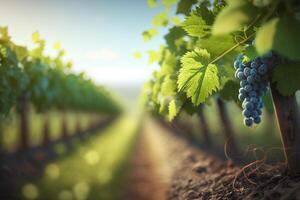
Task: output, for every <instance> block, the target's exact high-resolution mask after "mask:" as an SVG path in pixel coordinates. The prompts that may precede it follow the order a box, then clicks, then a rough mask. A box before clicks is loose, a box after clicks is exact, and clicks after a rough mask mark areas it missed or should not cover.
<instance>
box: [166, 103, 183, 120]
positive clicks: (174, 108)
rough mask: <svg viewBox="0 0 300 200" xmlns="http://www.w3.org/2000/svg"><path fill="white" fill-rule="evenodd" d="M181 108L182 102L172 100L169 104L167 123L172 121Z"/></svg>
mask: <svg viewBox="0 0 300 200" xmlns="http://www.w3.org/2000/svg"><path fill="white" fill-rule="evenodd" d="M181 106H182V102H181V101H180V100H177V99H173V100H172V101H171V102H170V104H169V114H168V119H169V121H172V120H173V119H174V118H175V117H176V115H177V114H178V113H179V111H180V109H181Z"/></svg>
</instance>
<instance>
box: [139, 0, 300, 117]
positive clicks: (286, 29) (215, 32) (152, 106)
mask: <svg viewBox="0 0 300 200" xmlns="http://www.w3.org/2000/svg"><path fill="white" fill-rule="evenodd" d="M175 2H176V1H175V0H174V1H173V0H170V1H163V4H164V5H165V6H166V7H167V9H166V10H165V11H164V12H161V13H158V14H157V15H156V16H155V17H154V19H153V21H152V24H153V25H154V26H156V27H157V26H167V25H168V26H167V27H168V31H167V33H166V34H165V35H164V39H165V44H164V46H162V47H161V48H160V50H158V51H153V50H150V51H149V52H148V53H149V62H150V63H158V64H159V66H160V69H159V70H157V71H156V72H155V73H153V77H152V79H151V81H150V82H151V84H149V82H148V83H147V89H146V91H147V92H145V90H144V92H143V94H144V100H145V102H147V103H145V104H144V105H145V106H146V107H147V109H148V110H150V111H151V112H153V113H159V114H161V115H164V116H166V117H168V118H169V119H170V120H172V119H174V117H176V115H178V113H179V111H180V110H184V111H187V112H188V113H190V114H193V113H197V110H198V109H199V106H200V104H209V103H208V102H209V99H210V97H212V96H213V95H214V94H217V93H218V94H217V95H219V96H220V97H221V98H222V99H223V100H226V101H234V102H236V103H237V104H238V105H239V106H241V105H240V103H239V101H238V100H237V98H238V89H239V83H238V82H237V80H236V79H235V78H234V72H235V70H234V68H233V63H234V59H235V58H236V57H237V56H238V54H240V53H243V54H246V55H247V57H244V58H243V62H249V61H251V60H253V59H255V58H257V57H259V56H261V55H263V54H265V53H267V52H268V51H271V50H272V51H274V52H276V53H277V54H280V55H281V56H283V57H285V58H287V59H289V61H287V64H286V65H285V67H283V66H279V67H277V68H276V69H275V70H274V73H273V74H272V75H271V76H272V77H271V78H272V80H273V81H274V82H275V83H276V84H277V88H278V90H279V91H280V92H281V93H282V94H284V95H291V94H294V93H295V92H296V91H297V90H299V81H297V77H300V75H299V73H298V72H299V69H300V67H299V64H298V63H296V62H297V61H298V60H299V59H300V54H299V52H300V49H299V48H300V37H299V35H300V28H299V27H300V25H299V23H300V21H299V18H298V17H297V16H299V11H297V9H294V8H293V7H291V5H292V4H291V1H283V0H278V1H271V0H255V1H244V0H228V1H226V2H225V1H217V0H216V1H209V0H202V1H198V0H179V1H178V2H177V10H176V15H174V16H173V15H172V13H171V12H170V9H169V8H170V6H172V5H173V4H174V3H175ZM168 12H169V13H168ZM297 12H298V13H297ZM168 16H169V17H170V19H171V21H172V19H176V21H177V22H176V23H174V22H173V24H174V25H171V26H170V25H169V22H168ZM183 17H184V19H185V20H184V21H183V22H181V23H180V24H179V21H180V19H182V18H183ZM173 21H174V20H173ZM169 26H170V27H169ZM253 40H254V41H255V46H253V45H251V43H252V42H253ZM284 60H285V59H284ZM291 62H294V63H293V64H289V63H291ZM267 99H268V98H266V97H265V98H264V101H265V103H268V101H270V100H267ZM270 105H271V104H270ZM167 107H168V109H166V108H167Z"/></svg>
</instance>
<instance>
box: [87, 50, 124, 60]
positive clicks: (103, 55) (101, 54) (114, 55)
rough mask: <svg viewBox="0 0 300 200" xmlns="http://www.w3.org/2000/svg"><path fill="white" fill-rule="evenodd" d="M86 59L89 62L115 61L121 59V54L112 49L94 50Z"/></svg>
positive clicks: (88, 53)
mask: <svg viewBox="0 0 300 200" xmlns="http://www.w3.org/2000/svg"><path fill="white" fill-rule="evenodd" d="M86 58H87V59H89V60H104V61H113V60H117V59H119V58H120V54H119V53H118V52H116V51H114V50H112V49H109V48H103V49H100V50H93V51H89V52H87V53H86Z"/></svg>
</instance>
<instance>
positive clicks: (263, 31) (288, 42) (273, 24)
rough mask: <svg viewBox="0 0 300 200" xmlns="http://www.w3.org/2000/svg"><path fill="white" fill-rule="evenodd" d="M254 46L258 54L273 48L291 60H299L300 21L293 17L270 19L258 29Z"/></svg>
mask: <svg viewBox="0 0 300 200" xmlns="http://www.w3.org/2000/svg"><path fill="white" fill-rule="evenodd" d="M255 46H256V48H257V51H258V53H259V54H260V55H263V54H265V53H267V52H268V51H270V50H274V51H276V52H277V53H279V54H281V55H283V56H285V57H287V58H290V59H292V60H300V53H299V52H300V21H298V20H297V19H295V18H294V17H282V18H274V19H272V20H270V21H269V22H268V23H266V24H264V25H263V26H262V27H261V28H260V29H259V30H258V32H257V35H256V39H255Z"/></svg>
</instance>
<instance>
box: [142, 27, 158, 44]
mask: <svg viewBox="0 0 300 200" xmlns="http://www.w3.org/2000/svg"><path fill="white" fill-rule="evenodd" d="M142 35H143V39H144V41H145V42H148V41H150V40H151V39H152V38H153V37H155V36H157V35H158V32H157V30H156V29H154V28H152V29H149V30H147V31H144V32H143V33H142Z"/></svg>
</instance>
